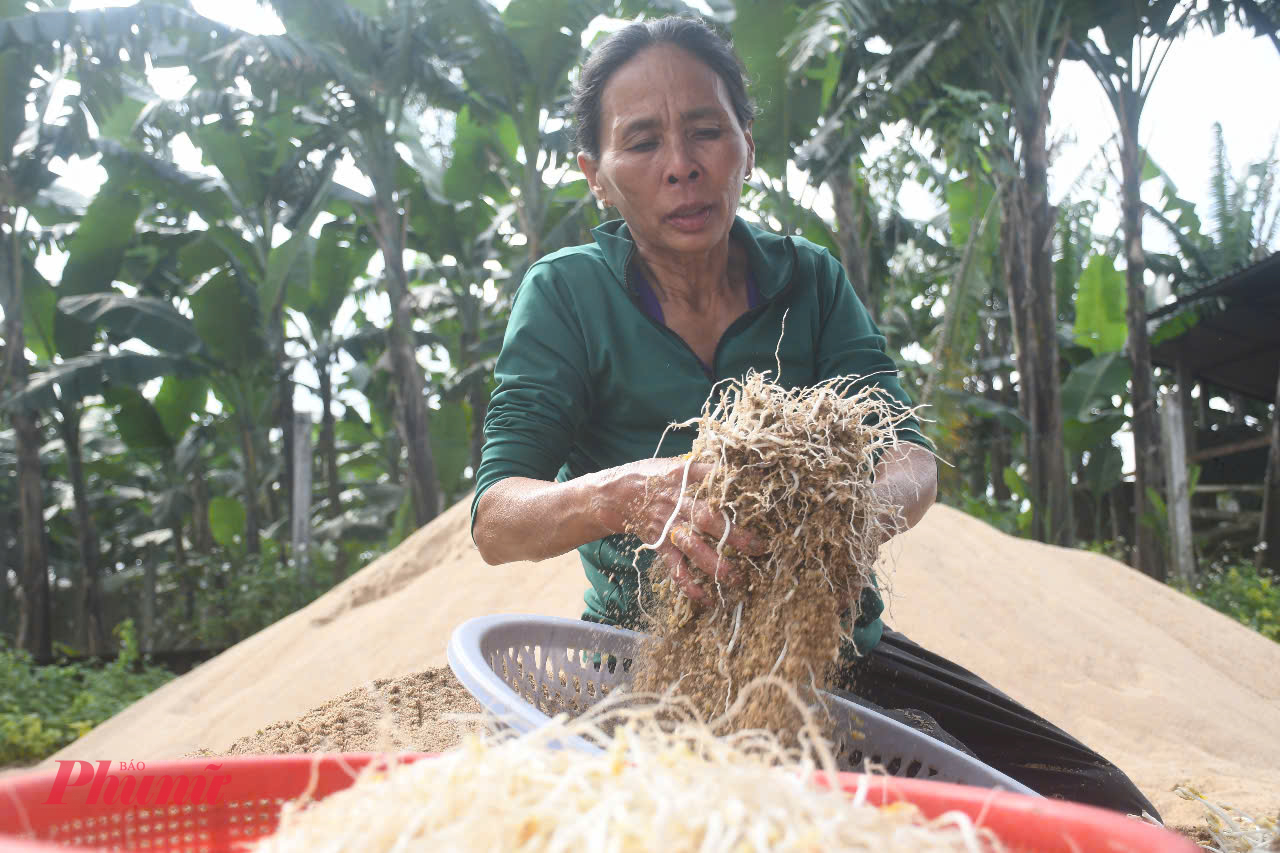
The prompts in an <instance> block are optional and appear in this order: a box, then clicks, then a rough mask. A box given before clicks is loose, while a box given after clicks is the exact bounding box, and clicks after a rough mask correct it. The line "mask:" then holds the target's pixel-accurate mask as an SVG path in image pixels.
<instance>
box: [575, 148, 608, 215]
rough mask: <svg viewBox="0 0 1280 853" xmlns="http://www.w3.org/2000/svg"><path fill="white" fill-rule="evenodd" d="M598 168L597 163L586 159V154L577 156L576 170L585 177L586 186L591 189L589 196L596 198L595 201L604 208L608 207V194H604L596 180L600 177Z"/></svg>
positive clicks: (588, 158) (602, 188)
mask: <svg viewBox="0 0 1280 853" xmlns="http://www.w3.org/2000/svg"><path fill="white" fill-rule="evenodd" d="M599 166H600V164H599V163H597V162H596V161H595V160H593V159H591V158H590V157H588V156H587V155H586V154H581V153H580V154H578V168H579V169H580V170H581V171H582V174H583V175H585V176H586V178H587V186H589V187H591V194H592V195H594V196H595V197H596V200H597V201H599V202H600V203H601V204H603V205H604V206H605V207H608V206H609V196H608V193H606V192H605V190H604V187H602V186H601V185H600V183H599V180H598V179H599V177H600V170H599Z"/></svg>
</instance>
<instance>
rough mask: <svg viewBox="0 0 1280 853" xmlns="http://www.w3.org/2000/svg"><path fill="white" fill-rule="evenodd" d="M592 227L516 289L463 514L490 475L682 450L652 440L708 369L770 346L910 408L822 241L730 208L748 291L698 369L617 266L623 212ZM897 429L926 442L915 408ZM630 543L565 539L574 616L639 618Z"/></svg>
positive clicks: (675, 434)
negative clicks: (577, 564) (582, 580)
mask: <svg viewBox="0 0 1280 853" xmlns="http://www.w3.org/2000/svg"><path fill="white" fill-rule="evenodd" d="M592 233H593V236H594V237H595V242H594V243H593V244H588V245H584V246H575V247H572V248H568V249H562V250H560V251H558V252H555V253H553V254H550V255H548V256H546V257H545V258H542V259H541V260H539V261H538V262H537V263H535V264H534V265H533V266H532V267H530V268H529V271H528V273H527V274H526V275H525V278H524V281H523V282H522V283H521V285H520V288H519V290H518V291H517V293H516V296H515V302H514V305H513V306H512V310H511V319H510V321H509V322H508V324H507V331H506V337H505V338H504V340H503V344H502V352H501V354H500V355H499V356H498V363H497V367H496V369H495V379H496V381H497V387H496V388H495V389H494V392H493V397H492V399H491V400H490V402H489V410H488V413H487V415H486V416H485V424H484V432H485V445H484V452H483V455H482V458H481V462H480V469H479V471H477V472H476V490H475V497H474V499H473V501H472V505H471V515H472V522H473V524H474V520H475V508H476V505H477V504H478V503H479V501H480V497H481V496H482V495H483V494H484V493H485V491H486V490H487V489H488V488H489V487H490V486H492V485H493V484H494V483H496V482H497V481H499V480H501V479H503V478H505V477H529V478H532V479H535V480H550V479H552V478H554V479H556V480H559V481H565V480H568V479H571V478H573V477H580V476H582V475H584V474H589V473H593V472H595V471H599V470H602V469H604V468H610V467H613V466H616V465H622V464H625V463H627V462H634V461H636V460H638V459H644V458H648V457H651V456H654V455H661V456H677V455H680V454H683V453H687V452H689V450H690V448H691V447H692V444H693V439H694V436H695V435H696V430H695V429H694V428H692V427H690V428H686V429H682V430H671V431H670V432H668V433H667V434H666V438H665V439H662V435H663V432H664V431H665V430H666V429H667V426H668V425H669V424H672V423H676V422H680V421H686V420H689V419H690V418H694V417H696V416H697V415H698V414H699V413H700V412H701V411H702V407H703V404H704V403H705V402H706V400H707V398H708V396H709V395H710V393H711V390H712V386H713V382H714V381H719V380H722V379H727V378H737V379H741V378H743V377H744V376H745V375H746V373H747V371H748V370H749V369H751V368H754V369H756V370H759V371H765V370H768V371H770V372H771V373H776V372H777V366H776V365H777V362H776V361H775V350H776V351H777V354H778V357H779V358H780V359H781V365H782V373H781V379H780V383H781V384H782V385H785V386H787V387H798V386H806V385H812V384H814V383H816V382H820V381H822V380H824V379H829V378H831V377H835V376H850V375H859V376H863V377H865V379H864V382H865V383H866V384H875V385H878V386H879V387H880V388H881V389H882V390H883V392H884V393H886V394H888V395H890V396H891V397H893V398H894V399H895V400H897V401H899V402H900V403H901V404H902V405H904V406H909V405H910V404H911V403H910V399H909V398H908V397H907V395H906V393H905V392H904V391H903V390H902V386H901V384H900V383H899V382H898V378H897V373H898V371H897V367H896V365H895V364H894V363H893V360H892V359H891V358H889V357H888V356H887V355H886V354H885V351H884V345H885V339H884V337H883V336H882V335H881V334H880V332H879V330H878V329H877V328H876V327H875V324H874V323H872V321H871V318H870V317H869V316H868V314H867V312H866V309H865V308H864V307H863V306H862V303H861V302H860V301H859V300H858V297H857V295H856V294H855V293H854V290H853V286H852V285H851V284H850V283H849V280H848V278H847V277H846V275H845V272H844V269H843V267H841V266H840V264H839V263H838V262H837V261H836V260H835V259H834V258H833V257H832V256H831V255H830V253H828V252H827V250H826V249H823V248H821V247H819V246H816V245H814V244H813V243H810V242H809V241H807V240H804V239H802V238H798V237H779V236H777V235H775V234H771V233H769V232H767V231H764V230H761V229H759V228H757V227H755V226H752V225H750V224H748V223H746V222H745V221H743V220H742V219H740V218H739V219H737V220H735V222H734V224H733V228H732V231H731V239H733V240H735V241H737V242H738V243H739V244H741V245H742V246H743V247H744V248H745V249H746V250H747V256H748V259H749V263H750V266H751V272H752V275H753V276H754V278H755V282H756V286H757V288H758V289H759V293H760V303H759V304H758V305H757V306H756V307H755V308H753V309H752V310H750V311H748V312H747V313H745V314H744V315H742V316H741V317H739V318H738V319H737V320H735V321H734V322H733V324H732V325H730V326H729V329H728V330H727V331H726V332H725V333H724V336H723V337H722V338H721V339H720V342H719V344H718V345H717V347H716V352H715V359H714V361H713V363H712V365H711V366H712V369H713V373H714V375H713V376H708V375H707V373H706V372H705V371H704V370H703V367H702V365H701V362H700V361H699V359H698V357H697V355H695V354H694V352H693V350H692V349H690V348H689V346H688V344H686V343H685V342H684V340H683V339H681V338H680V337H679V336H678V335H677V334H675V333H674V332H672V331H671V330H670V329H668V328H666V327H665V326H663V325H661V324H659V323H657V322H656V321H654V320H653V319H651V318H650V317H649V316H648V315H647V314H645V313H644V311H643V310H642V308H641V307H640V305H639V304H638V302H637V300H636V296H635V293H634V291H633V290H632V287H631V282H630V276H629V275H628V269H629V266H630V264H631V261H632V257H633V255H634V253H635V243H634V242H632V240H631V237H630V231H629V230H628V228H627V226H626V224H625V223H624V222H623V221H621V220H615V221H612V222H607V223H605V224H603V225H601V226H599V227H598V228H596V229H595V230H594V231H593V232H592ZM784 314H786V330H785V334H784V333H783V323H782V321H783V315H784ZM779 338H781V345H779V342H778V341H779ZM899 436H900V438H902V439H904V440H908V441H915V442H917V443H921V444H926V442H925V441H924V439H923V438H922V437H921V435H920V431H919V424H918V423H916V422H915V421H914V420H913V421H909V422H904V423H903V425H902V426H901V427H900V428H899ZM660 439H662V446H661V447H660V448H659V446H658V445H659V440H660ZM639 544H640V541H639V540H638V539H637V538H636V537H634V536H626V535H621V534H619V535H615V536H609V537H606V538H604V539H600V540H597V541H595V542H589V543H587V544H586V545H583V546H582V547H580V548H579V549H578V552H579V555H580V556H581V558H582V564H583V567H584V568H585V570H586V575H587V580H588V581H590V584H591V588H590V589H588V590H587V592H586V595H585V600H586V604H587V609H586V612H585V613H584V614H583V618H584V619H589V620H592V621H597V622H603V623H606V624H615V625H623V626H626V627H637V626H638V625H639V624H640V623H639V618H640V616H641V607H640V603H641V601H642V600H647V595H646V592H647V584H646V583H644V582H643V580H642V579H643V578H644V575H645V573H646V570H647V568H648V564H649V562H650V561H651V560H652V556H653V552H652V551H645V552H642V554H641V560H640V561H638V562H637V561H636V560H635V559H634V549H635V548H636V546H638V545H639ZM860 605H861V607H860V610H861V613H860V615H859V617H858V619H857V621H856V623H855V627H854V635H853V636H854V642H855V644H856V646H857V650H858V651H859V652H860V653H866V652H867V651H869V650H870V649H871V648H872V647H873V646H874V645H875V644H876V643H877V642H878V641H879V639H880V635H881V631H882V630H883V626H882V624H881V622H880V618H879V617H880V614H881V612H882V611H883V609H884V605H883V603H882V602H881V599H880V596H879V594H878V593H877V592H876V591H875V590H874V589H868V590H866V592H865V594H864V595H863V598H862V600H861V602H860Z"/></svg>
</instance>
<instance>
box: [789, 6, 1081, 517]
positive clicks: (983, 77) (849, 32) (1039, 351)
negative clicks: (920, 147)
mask: <svg viewBox="0 0 1280 853" xmlns="http://www.w3.org/2000/svg"><path fill="white" fill-rule="evenodd" d="M1060 7H1061V4H1060V3H1057V2H1050V0H1033V1H1032V2H1014V0H983V1H982V2H979V3H974V4H969V5H968V6H966V7H965V8H964V9H962V10H953V9H950V8H943V7H939V6H938V5H937V4H931V3H908V4H905V6H904V4H902V3H892V4H890V3H885V2H881V1H880V0H856V2H847V0H829V2H824V3H819V4H816V5H815V6H814V7H812V8H811V9H810V10H809V11H808V12H807V13H806V14H805V16H804V17H803V18H802V19H801V22H800V26H799V27H798V28H797V30H796V31H795V33H794V34H793V35H792V37H791V39H790V41H789V48H790V50H791V52H792V56H793V59H792V62H793V65H792V67H793V70H794V69H799V68H803V67H806V66H810V65H812V64H813V63H814V61H815V60H816V59H818V58H821V57H823V56H825V55H829V54H834V52H836V51H837V50H838V49H839V48H840V47H841V46H842V45H843V44H844V43H846V42H849V43H852V44H854V45H857V46H858V47H857V48H856V49H855V50H853V51H851V54H855V55H856V54H859V53H864V54H867V55H868V57H869V58H868V59H867V60H866V61H863V62H858V61H854V62H850V61H849V60H847V59H846V60H845V68H844V69H843V70H842V73H841V77H840V83H839V86H838V89H839V91H838V92H837V94H836V95H835V97H834V98H833V104H834V107H833V108H832V110H831V115H830V116H829V117H828V118H827V120H825V121H824V122H823V125H822V127H821V129H819V130H818V131H817V133H816V134H814V136H813V137H812V138H811V139H809V140H808V141H807V142H806V143H805V146H804V147H803V149H802V150H801V162H802V163H804V164H809V165H811V166H812V167H813V168H814V169H815V170H816V172H817V173H818V174H824V173H829V172H832V171H834V170H835V169H837V168H845V167H846V164H847V160H846V159H844V158H846V157H847V156H848V155H849V154H851V153H853V154H856V153H858V152H859V151H860V150H861V145H862V140H863V139H864V138H866V137H868V136H870V135H872V134H874V133H877V132H879V129H880V127H881V125H882V124H883V123H884V122H885V121H893V120H898V119H901V118H907V119H909V120H910V121H912V122H913V123H914V124H916V125H917V126H918V127H920V128H922V129H926V130H929V131H931V133H932V138H933V139H934V140H935V141H936V144H938V145H939V146H940V147H941V148H942V149H943V150H944V151H945V152H946V154H947V156H948V158H949V159H955V158H957V157H959V156H962V155H966V154H968V155H969V156H972V158H973V159H974V160H975V161H976V165H977V166H978V167H980V168H976V169H972V170H970V171H971V172H974V171H982V172H985V171H990V172H993V173H998V174H997V176H998V177H1000V178H1002V179H1003V181H1002V193H1001V198H1000V204H1001V207H1002V210H1001V216H1000V218H999V224H1000V229H999V231H1000V237H1001V241H1000V247H1001V253H1002V255H1003V261H1004V263H1003V270H1002V271H1001V272H1002V278H1003V279H1004V283H1005V287H1006V288H1007V290H1008V297H1009V298H1008V304H1009V308H1010V313H1011V317H1012V319H1013V321H1014V322H1013V331H1014V342H1015V349H1016V352H1017V359H1018V373H1019V377H1020V384H1019V402H1020V404H1021V406H1022V409H1023V413H1024V416H1025V419H1026V421H1027V422H1028V424H1029V425H1030V429H1029V431H1028V454H1027V455H1028V459H1029V461H1030V467H1031V472H1030V473H1031V477H1030V481H1031V483H1030V488H1031V494H1032V497H1033V501H1032V503H1033V508H1034V515H1033V525H1032V529H1033V535H1035V536H1036V537H1037V538H1040V539H1044V540H1047V541H1053V542H1065V541H1067V540H1068V539H1069V537H1070V532H1071V523H1070V501H1069V491H1068V481H1067V477H1066V469H1065V452H1064V450H1063V447H1062V438H1061V432H1062V430H1061V426H1062V413H1061V407H1060V402H1059V396H1060V395H1059V388H1058V384H1059V375H1058V369H1059V368H1058V363H1059V359H1058V353H1057V345H1056V339H1057V338H1056V325H1057V317H1056V314H1055V308H1056V306H1057V304H1058V300H1057V299H1056V298H1055V296H1054V279H1053V275H1052V263H1051V260H1052V256H1051V251H1052V239H1051V238H1052V232H1053V226H1054V215H1053V211H1052V208H1051V206H1050V205H1049V202H1048V179H1047V168H1048V147H1047V140H1046V135H1045V129H1046V127H1047V124H1048V116H1049V112H1048V109H1049V101H1050V99H1051V97H1052V93H1053V89H1054V83H1055V81H1056V78H1057V71H1058V68H1059V65H1060V62H1061V59H1062V55H1063V51H1064V50H1065V48H1066V45H1067V36H1068V34H1069V31H1068V22H1067V19H1066V17H1065V16H1064V15H1063V14H1062V10H1061V8H1060ZM1081 25H1083V22H1081V21H1076V22H1073V26H1081ZM876 38H879V39H881V40H883V41H884V42H887V43H888V45H889V48H890V50H889V51H888V52H885V51H884V50H883V49H882V48H879V47H877V48H876V49H874V50H873V49H872V48H871V42H872V40H873V39H876ZM975 44H976V45H980V46H981V49H980V50H976V51H975V50H973V49H972V46H973V45H975ZM987 93H990V94H987ZM992 105H994V106H992ZM993 110H994V112H997V113H998V112H1001V111H1003V112H1006V113H1007V117H1005V118H1003V119H1002V120H1001V121H998V122H992V121H988V120H986V115H985V114H986V113H988V112H992V111H993ZM978 224H980V223H978ZM957 283H958V284H960V283H963V279H960V280H958V281H957Z"/></svg>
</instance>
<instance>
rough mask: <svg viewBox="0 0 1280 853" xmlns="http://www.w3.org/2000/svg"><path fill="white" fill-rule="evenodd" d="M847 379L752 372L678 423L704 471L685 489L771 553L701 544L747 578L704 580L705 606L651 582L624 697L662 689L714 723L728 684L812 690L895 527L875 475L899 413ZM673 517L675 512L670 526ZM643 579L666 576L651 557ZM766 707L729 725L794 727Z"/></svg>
mask: <svg viewBox="0 0 1280 853" xmlns="http://www.w3.org/2000/svg"><path fill="white" fill-rule="evenodd" d="M853 381H854V380H853V379H850V378H847V377H842V378H839V379H833V380H829V381H827V382H823V383H821V384H819V385H817V386H814V387H809V388H797V389H787V388H783V387H782V386H779V385H777V384H775V383H773V382H770V381H769V380H768V379H767V378H766V377H765V376H764V375H763V374H760V373H755V372H752V373H750V374H748V376H747V377H746V379H745V380H744V381H743V382H741V383H738V382H733V383H727V384H726V386H725V387H724V388H723V390H722V391H721V392H720V394H719V395H718V397H716V398H713V400H714V406H713V405H712V401H711V400H709V401H708V403H707V406H706V408H704V410H703V413H702V415H701V417H699V418H698V419H696V420H694V421H690V422H688V424H682V425H681V426H687V425H693V424H696V425H697V427H698V436H697V438H696V439H695V441H694V443H693V450H692V452H691V454H690V455H689V457H688V459H687V462H686V464H693V463H695V462H701V463H708V464H710V465H711V469H710V471H709V473H708V474H707V475H706V477H705V478H704V479H703V480H702V482H700V483H697V484H694V485H692V486H691V487H690V488H689V490H688V492H689V494H690V495H691V496H692V497H694V498H701V499H703V500H705V501H707V503H708V504H710V506H711V507H712V509H713V510H715V511H718V512H720V513H721V514H722V515H724V517H725V519H726V521H728V522H730V523H732V524H733V525H735V526H740V527H744V528H746V529H747V530H750V531H751V532H752V533H753V534H755V536H756V537H758V538H759V539H760V540H761V541H764V542H767V543H769V548H770V550H769V553H768V554H766V555H763V556H759V557H752V556H748V555H745V554H738V553H735V552H734V551H733V549H732V548H730V547H726V546H725V544H724V542H723V541H722V542H720V543H711V544H715V545H717V548H718V550H719V552H720V553H721V554H722V555H724V556H725V557H726V558H728V559H730V560H734V561H736V562H737V563H738V565H739V566H740V567H742V568H744V569H745V572H744V577H743V578H742V580H741V582H740V583H739V584H737V585H734V586H731V585H729V584H727V583H725V584H720V583H714V582H708V583H714V588H708V592H711V593H712V598H713V604H711V605H710V606H703V607H696V606H694V605H693V604H692V603H691V602H690V600H689V599H688V598H687V597H686V596H685V595H684V593H683V592H681V591H680V590H679V589H678V588H677V587H676V586H675V584H674V583H673V582H672V581H671V580H670V579H669V578H665V577H654V578H653V581H654V583H653V588H654V590H655V595H654V596H653V598H654V606H653V607H651V608H650V611H651V612H650V613H649V616H650V621H651V623H652V625H651V631H652V633H653V634H654V636H655V640H653V641H652V642H650V643H648V644H647V648H646V650H645V652H643V653H642V655H641V657H640V662H639V667H638V671H637V676H636V680H635V684H634V689H635V691H636V692H638V693H645V694H660V693H664V692H666V691H668V690H674V691H676V692H678V694H679V695H680V696H682V697H685V698H687V699H688V700H689V701H690V702H691V703H692V704H693V706H694V707H695V708H696V709H697V710H698V712H699V713H700V714H702V715H703V718H704V719H707V720H712V719H715V718H717V717H721V716H723V715H724V714H725V713H726V712H727V711H728V709H729V708H730V706H732V705H733V704H734V702H735V700H736V698H737V692H736V690H735V687H736V688H738V689H741V688H742V687H743V686H744V685H746V684H747V683H749V682H751V681H753V680H754V679H756V678H759V677H761V676H775V677H776V678H778V679H780V680H781V681H782V682H783V683H786V684H789V685H794V686H800V687H805V688H809V689H810V690H816V688H818V687H820V686H822V683H823V682H824V681H825V676H826V674H827V672H828V671H829V669H830V668H831V666H832V664H833V662H834V661H835V659H836V656H837V653H838V651H839V646H840V642H841V635H842V633H846V635H847V632H845V631H842V627H841V623H842V614H847V621H846V622H845V624H846V625H849V626H851V625H852V622H853V620H854V619H856V618H857V616H858V613H859V599H860V596H861V594H862V592H863V589H864V588H865V587H866V586H867V585H868V584H869V583H871V582H872V568H873V566H874V565H875V562H876V558H877V556H878V554H879V549H880V545H881V544H882V543H883V542H884V541H885V540H886V539H888V538H889V536H890V535H891V534H892V533H893V532H894V530H895V529H896V528H898V527H899V526H900V525H901V519H900V517H899V515H898V514H897V512H896V511H895V509H894V508H893V507H892V505H891V504H890V502H889V500H888V499H887V498H886V497H885V496H884V494H883V493H882V492H881V491H880V490H877V489H875V488H874V487H873V479H874V476H873V475H874V470H875V465H876V461H877V460H878V458H879V456H880V454H881V452H882V451H884V450H887V449H889V448H891V447H894V446H896V444H897V441H898V439H897V438H896V434H895V427H896V426H898V425H899V424H900V423H901V422H902V421H903V420H905V419H906V418H907V417H909V416H910V415H911V411H910V410H906V409H904V408H903V407H901V406H900V405H898V404H896V403H895V402H894V401H892V400H890V399H888V398H886V397H885V396H884V395H883V392H881V391H880V390H879V389H878V388H875V387H874V386H868V387H863V388H859V389H856V390H855V389H854V388H853V387H852V386H853ZM686 471H687V469H686ZM683 499H684V498H683V497H682V498H681V500H683ZM678 513H679V506H677V508H676V513H675V514H673V518H674V517H675V515H678ZM668 527H670V523H669V524H668ZM665 535H666V533H665V531H664V536H665ZM646 547H649V546H646ZM654 571H655V572H656V573H658V574H665V572H666V570H665V568H664V567H662V566H661V565H660V564H659V563H657V562H656V561H655V568H654ZM809 695H810V696H811V697H812V696H813V694H812V693H809ZM778 700H779V697H778V696H776V695H773V691H769V690H759V691H754V692H753V694H752V696H751V698H750V700H749V701H748V703H747V705H746V707H745V708H743V709H742V711H741V713H739V714H735V715H734V718H733V723H732V726H733V727H734V728H735V729H736V728H763V729H767V730H769V731H772V732H786V731H791V732H794V731H796V729H797V727H798V725H799V722H800V721H799V720H798V719H797V718H796V707H795V705H794V704H793V703H788V702H781V701H778Z"/></svg>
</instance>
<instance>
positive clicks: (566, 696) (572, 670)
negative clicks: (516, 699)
mask: <svg viewBox="0 0 1280 853" xmlns="http://www.w3.org/2000/svg"><path fill="white" fill-rule="evenodd" d="M619 663H621V666H619ZM488 664H489V666H490V668H491V669H492V670H493V671H494V672H495V673H496V674H498V675H499V676H500V677H501V678H502V680H503V681H504V682H506V684H507V686H508V687H510V688H511V689H512V690H514V691H515V692H516V694H518V695H519V696H520V697H521V698H523V699H524V700H525V701H526V702H528V703H529V704H531V705H533V706H534V707H535V708H537V709H538V710H539V711H541V712H543V713H544V714H546V715H547V716H555V715H556V714H559V713H562V712H563V713H568V714H569V715H570V716H577V715H579V714H582V713H583V712H584V711H586V710H587V709H588V708H589V707H591V706H592V705H594V704H595V703H596V702H598V701H600V700H601V699H603V698H604V697H605V696H608V695H609V693H610V691H611V690H613V688H614V687H615V686H616V685H617V684H618V683H620V682H622V681H624V680H625V679H626V677H627V674H629V673H630V671H631V664H632V661H631V659H630V658H621V657H619V656H618V655H614V654H611V653H609V652H608V651H607V650H601V649H574V648H566V647H563V646H542V645H524V646H508V647H505V648H497V649H494V650H492V651H491V652H490V653H489V655H488Z"/></svg>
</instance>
